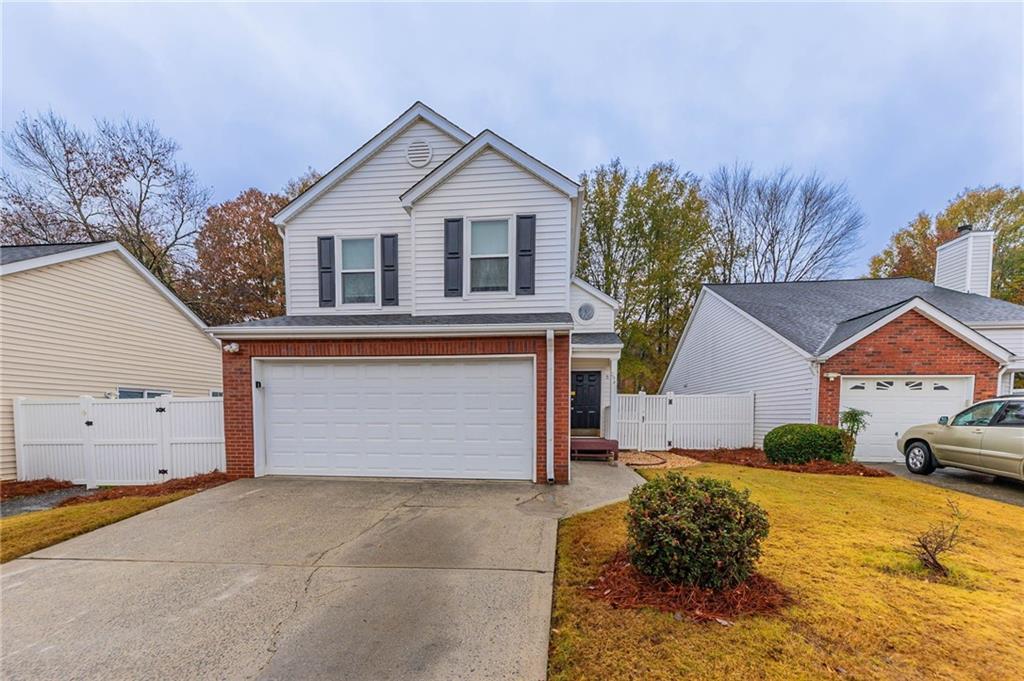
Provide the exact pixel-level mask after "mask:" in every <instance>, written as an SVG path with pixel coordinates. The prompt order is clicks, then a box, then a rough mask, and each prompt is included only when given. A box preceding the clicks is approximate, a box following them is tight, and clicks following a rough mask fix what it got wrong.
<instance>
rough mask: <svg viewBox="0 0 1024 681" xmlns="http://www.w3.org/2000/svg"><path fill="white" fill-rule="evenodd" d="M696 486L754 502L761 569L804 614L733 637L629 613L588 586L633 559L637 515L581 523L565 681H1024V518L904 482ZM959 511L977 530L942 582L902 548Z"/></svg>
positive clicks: (564, 545)
mask: <svg viewBox="0 0 1024 681" xmlns="http://www.w3.org/2000/svg"><path fill="white" fill-rule="evenodd" d="M685 472H686V474H688V475H707V476H711V477H715V478H721V479H726V480H730V481H732V482H733V483H734V484H736V485H737V486H740V487H746V488H749V489H750V490H751V498H752V499H753V500H754V501H756V502H757V503H759V504H761V505H762V506H763V507H764V508H765V509H766V511H767V512H768V515H769V519H770V521H771V532H770V534H769V537H768V540H767V541H766V543H765V545H764V549H765V550H764V556H763V557H762V559H761V562H760V564H759V569H760V570H761V572H763V573H764V574H766V575H767V576H769V577H771V578H773V579H775V580H777V581H778V582H780V583H781V584H782V585H783V586H784V587H785V588H786V589H788V590H789V591H790V592H791V594H792V595H793V596H794V598H795V599H796V601H795V603H794V605H792V606H789V607H787V608H786V609H785V610H784V611H782V612H781V613H779V614H777V615H774V616H754V617H747V618H740V619H738V620H737V621H736V622H735V625H734V626H732V627H723V626H721V625H718V624H714V623H712V624H696V623H692V622H689V621H687V620H683V621H679V620H676V619H675V618H674V617H673V615H672V614H666V613H659V612H654V611H649V610H615V609H613V608H611V607H610V606H608V605H606V604H604V603H603V602H600V601H595V600H593V599H591V598H589V597H587V596H586V595H584V593H583V589H582V587H584V586H586V585H587V584H588V583H589V582H590V581H591V580H592V579H593V578H594V577H595V575H596V574H597V573H598V571H599V569H600V566H601V564H602V563H603V562H604V561H606V560H607V559H608V558H609V557H611V555H612V554H613V553H614V552H615V551H616V550H618V549H619V548H621V547H622V546H623V544H624V542H625V522H624V519H623V516H624V513H625V508H626V507H625V504H615V505H612V506H608V507H605V508H602V509H598V510H596V511H592V512H590V513H587V514H583V515H579V516H575V517H573V518H569V519H567V520H565V521H563V523H562V524H561V526H560V528H559V538H558V562H557V569H556V577H555V606H554V612H553V619H552V637H551V656H550V659H549V674H550V678H551V679H553V680H560V679H591V680H597V679H645V680H646V679H650V680H652V681H654V680H657V679H755V678H786V679H791V678H795V679H820V678H856V679H932V678H947V679H1008V678H1019V674H1020V670H1021V669H1024V508H1018V507H1016V506H1011V505H1008V504H1002V503H999V502H995V501H989V500H985V499H979V498H976V497H971V496H967V495H962V494H958V493H956V492H950V491H946V490H941V489H939V488H937V487H933V486H930V485H923V484H920V483H915V482H912V481H907V480H901V479H898V478H859V477H845V476H831V475H808V474H800V473H787V472H779V471H772V470H764V469H754V468H745V467H739V466H729V465H722V464H705V465H701V466H697V467H694V468H690V469H686V471H685ZM645 474H646V475H648V476H650V475H657V474H659V473H658V472H657V471H645ZM947 497H951V498H954V499H955V500H956V501H957V502H958V504H959V505H960V508H961V510H962V511H964V512H966V513H967V514H968V518H967V520H966V521H965V522H964V524H963V528H962V536H963V543H962V544H961V545H960V546H959V547H958V548H957V549H956V551H955V552H954V553H953V554H951V555H950V556H949V559H948V561H947V562H948V564H949V565H950V566H951V567H952V568H953V571H954V572H953V576H952V578H951V579H949V580H947V581H946V582H940V583H937V582H932V581H928V580H927V579H925V575H924V574H923V573H922V571H921V570H920V569H918V568H917V567H916V566H915V565H914V561H913V559H911V558H910V557H908V556H906V555H904V554H902V553H900V552H899V550H898V549H899V548H900V547H903V546H906V544H907V543H908V540H909V538H910V537H911V536H912V534H914V533H916V532H919V531H921V530H923V529H925V528H926V527H927V526H928V525H930V524H932V523H935V522H940V521H943V520H948V518H949V509H948V507H947V505H946V498H947Z"/></svg>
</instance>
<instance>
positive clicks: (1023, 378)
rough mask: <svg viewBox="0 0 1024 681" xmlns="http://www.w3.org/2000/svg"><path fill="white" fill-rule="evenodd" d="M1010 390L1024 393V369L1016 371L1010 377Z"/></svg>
mask: <svg viewBox="0 0 1024 681" xmlns="http://www.w3.org/2000/svg"><path fill="white" fill-rule="evenodd" d="M1010 392H1014V393H1024V371H1014V372H1013V376H1012V377H1011V378H1010Z"/></svg>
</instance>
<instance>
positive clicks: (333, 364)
mask: <svg viewBox="0 0 1024 681" xmlns="http://www.w3.org/2000/svg"><path fill="white" fill-rule="evenodd" d="M581 198H582V196H581V190H580V186H579V185H578V184H577V183H576V182H574V181H573V180H571V179H569V178H568V177H566V176H565V175H562V174H561V173H559V172H557V171H556V170H554V169H552V168H551V167H549V166H547V165H545V164H544V163H542V162H541V161H539V160H538V159H536V158H534V157H533V156H531V155H530V154H528V153H526V152H525V151H523V150H522V149H520V148H518V147H516V146H515V145H513V144H511V143H510V142H508V141H506V140H505V139H503V138H501V137H500V136H498V135H496V134H495V133H493V132H491V131H490V130H485V131H483V132H481V133H480V134H479V135H476V136H475V137H474V136H472V135H470V134H469V133H467V132H466V131H465V130H463V129H462V128H460V127H458V126H457V125H455V124H454V123H452V122H451V121H449V120H447V119H446V118H444V117H443V116H441V115H439V114H438V113H436V112H435V111H433V110H432V109H430V108H429V107H427V106H425V105H424V104H422V103H418V102H417V103H416V104H414V105H413V106H412V107H411V108H410V109H409V110H407V111H406V112H405V113H403V114H402V115H401V116H399V117H398V118H397V119H396V120H395V121H393V122H392V123H391V124H389V125H388V126H387V127H385V128H384V129H383V130H382V131H381V132H379V133H378V134H376V135H375V136H374V137H373V138H372V139H370V140H369V141H368V142H367V143H366V144H364V145H363V146H361V147H360V148H359V149H357V150H356V151H355V152H354V153H352V155H351V156H349V157H348V158H346V159H345V160H344V161H342V162H341V163H340V164H338V165H337V166H336V167H335V168H334V169H332V170H331V171H330V172H329V173H327V174H326V175H325V176H324V177H323V178H322V179H321V180H320V181H319V182H317V183H316V184H315V185H313V186H312V187H310V188H309V189H308V190H307V191H306V192H304V193H303V194H301V195H300V196H298V197H297V198H296V199H295V200H294V201H292V202H291V203H290V204H289V205H287V206H286V207H285V208H284V209H283V210H281V212H280V213H278V214H277V215H276V216H275V218H274V221H275V223H276V224H277V225H278V226H279V230H280V233H281V236H282V238H283V239H284V254H285V277H286V287H285V290H286V297H287V305H286V312H287V314H286V315H285V316H282V317H276V318H273V319H266V320H260V321H253V322H247V323H243V324H238V325H233V326H226V327H220V328H216V329H213V332H214V334H215V335H216V336H217V337H218V338H220V339H221V340H222V341H223V347H224V352H225V354H224V362H223V366H224V415H225V429H226V446H227V461H228V472H229V473H234V474H238V475H245V476H252V475H257V476H259V475H266V474H273V475H343V476H396V477H436V478H478V479H514V480H533V481H536V482H544V481H556V482H563V483H564V482H568V481H569V478H570V466H569V445H570V432H572V433H573V434H576V435H589V436H605V437H608V438H614V437H615V415H614V404H615V399H614V398H615V392H616V371H617V362H618V358H619V354H620V351H621V347H622V344H621V342H620V340H619V338H618V336H616V335H615V330H614V322H615V313H616V309H617V307H618V305H617V303H616V302H615V301H614V300H612V299H611V298H609V297H608V296H606V295H604V294H603V293H601V292H600V291H598V290H596V289H595V288H594V287H592V286H590V285H588V284H586V283H585V282H583V281H580V280H578V279H575V278H574V277H573V272H574V271H575V269H576V257H577V248H578V243H579V230H580V203H581Z"/></svg>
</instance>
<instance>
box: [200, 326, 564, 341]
mask: <svg viewBox="0 0 1024 681" xmlns="http://www.w3.org/2000/svg"><path fill="white" fill-rule="evenodd" d="M570 330H572V323H566V324H555V325H551V324H545V325H543V326H537V325H535V324H460V325H448V324H446V325H442V326H437V325H433V326H430V325H425V324H423V325H395V326H387V325H377V326H374V325H370V324H363V325H359V326H274V327H244V326H243V327H238V326H217V327H214V328H211V329H209V332H210V333H211V334H212V335H213V336H214V337H215V338H230V339H232V340H244V339H250V338H251V339H275V338H279V339H292V338H389V337H392V336H410V337H412V336H435V337H436V336H447V337H458V336H535V335H539V334H542V333H546V332H547V333H554V332H555V331H570Z"/></svg>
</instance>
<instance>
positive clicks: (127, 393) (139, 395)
mask: <svg viewBox="0 0 1024 681" xmlns="http://www.w3.org/2000/svg"><path fill="white" fill-rule="evenodd" d="M170 394H171V391H170V390H160V389H159V388H121V387H118V389H117V399H119V400H148V399H152V398H154V397H160V396H161V395H170Z"/></svg>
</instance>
